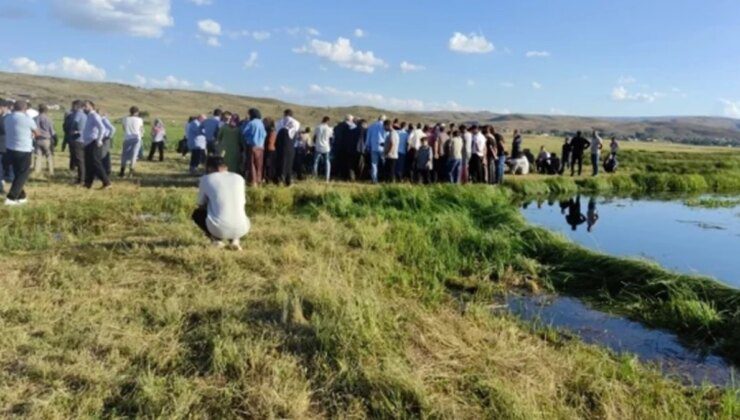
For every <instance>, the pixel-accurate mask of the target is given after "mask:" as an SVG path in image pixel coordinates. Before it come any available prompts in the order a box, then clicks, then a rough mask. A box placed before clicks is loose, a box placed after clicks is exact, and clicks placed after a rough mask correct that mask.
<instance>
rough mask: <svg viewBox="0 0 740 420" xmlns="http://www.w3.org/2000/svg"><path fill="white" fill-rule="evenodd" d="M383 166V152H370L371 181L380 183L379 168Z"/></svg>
mask: <svg viewBox="0 0 740 420" xmlns="http://www.w3.org/2000/svg"><path fill="white" fill-rule="evenodd" d="M382 164H383V152H370V179H372V181H373V184H377V183H378V167H379V166H380V165H382Z"/></svg>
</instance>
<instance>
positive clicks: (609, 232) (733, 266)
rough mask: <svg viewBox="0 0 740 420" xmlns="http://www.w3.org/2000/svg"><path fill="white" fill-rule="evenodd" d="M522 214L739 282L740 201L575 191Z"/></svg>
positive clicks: (599, 243) (583, 240)
mask: <svg viewBox="0 0 740 420" xmlns="http://www.w3.org/2000/svg"><path fill="white" fill-rule="evenodd" d="M522 213H523V214H524V216H525V217H526V218H527V219H528V220H529V221H530V222H532V223H535V224H537V225H540V226H544V227H547V228H549V229H552V230H556V231H559V232H562V233H564V234H565V235H567V236H568V237H570V238H571V239H572V240H574V241H575V242H578V243H579V244H581V245H583V246H586V247H588V248H591V249H594V250H597V251H600V252H604V253H608V254H612V255H619V256H628V257H641V258H645V259H649V260H653V261H656V262H658V263H659V264H661V265H663V266H664V267H666V268H668V269H670V270H675V271H679V272H683V273H687V274H698V275H707V276H710V277H714V278H716V279H718V280H720V281H722V282H724V283H726V284H729V285H731V286H733V287H740V258H738V256H739V255H740V206H739V207H734V208H719V209H706V208H698V207H689V206H686V205H685V204H684V203H683V202H682V201H660V200H652V199H604V198H596V197H586V196H580V197H579V196H575V197H572V198H566V199H564V200H562V199H561V200H560V201H551V202H549V203H529V204H528V205H527V204H525V205H524V206H523V210H522Z"/></svg>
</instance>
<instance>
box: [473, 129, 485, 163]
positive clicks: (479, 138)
mask: <svg viewBox="0 0 740 420" xmlns="http://www.w3.org/2000/svg"><path fill="white" fill-rule="evenodd" d="M472 143H473V144H472V146H473V148H472V151H473V153H474V154H476V155H478V156H480V157H483V156H485V155H486V136H484V135H483V133H480V132H479V133H478V134H473V138H472Z"/></svg>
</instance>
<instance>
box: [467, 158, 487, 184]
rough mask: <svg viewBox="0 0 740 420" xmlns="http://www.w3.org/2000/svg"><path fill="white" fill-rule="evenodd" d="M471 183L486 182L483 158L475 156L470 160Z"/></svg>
mask: <svg viewBox="0 0 740 420" xmlns="http://www.w3.org/2000/svg"><path fill="white" fill-rule="evenodd" d="M469 171H470V182H477V183H481V184H482V183H484V182H486V168H485V166H484V164H483V158H481V157H480V156H478V155H475V154H474V155H473V157H472V158H470V168H469Z"/></svg>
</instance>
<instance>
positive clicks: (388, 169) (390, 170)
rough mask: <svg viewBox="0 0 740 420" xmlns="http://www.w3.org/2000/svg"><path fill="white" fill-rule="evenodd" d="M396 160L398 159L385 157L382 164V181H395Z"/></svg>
mask: <svg viewBox="0 0 740 420" xmlns="http://www.w3.org/2000/svg"><path fill="white" fill-rule="evenodd" d="M396 162H398V159H390V158H386V159H385V165H384V166H383V181H384V182H395V181H396Z"/></svg>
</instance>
